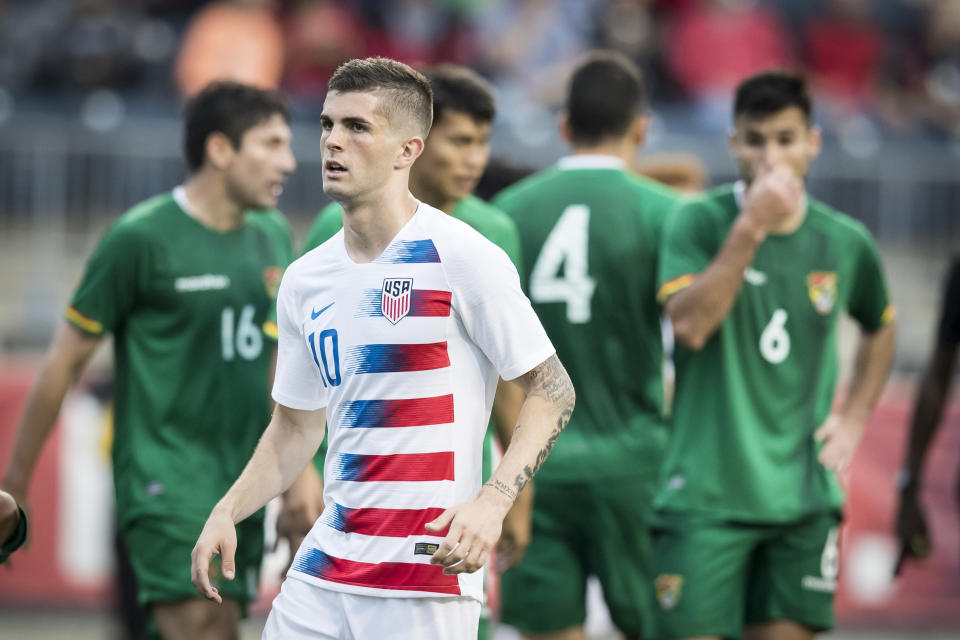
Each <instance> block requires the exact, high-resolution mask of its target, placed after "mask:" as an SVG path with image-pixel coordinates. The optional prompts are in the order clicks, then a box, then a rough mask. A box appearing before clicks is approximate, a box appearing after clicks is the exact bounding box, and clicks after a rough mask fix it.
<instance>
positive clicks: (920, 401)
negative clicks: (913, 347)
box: [904, 347, 956, 488]
mask: <svg viewBox="0 0 960 640" xmlns="http://www.w3.org/2000/svg"><path fill="white" fill-rule="evenodd" d="M955 360H956V347H947V348H943V347H938V348H937V350H936V351H935V353H934V356H933V359H932V361H931V363H930V365H929V367H928V368H927V371H926V372H925V373H924V375H923V379H922V380H921V382H920V390H919V391H918V393H917V402H916V405H915V406H914V409H913V416H912V418H911V420H910V437H909V443H908V448H907V456H906V462H905V465H904V469H905V470H906V471H907V473H908V474H909V484H910V486H912V487H914V488H919V484H920V479H921V478H920V476H921V473H920V472H921V470H922V468H923V462H924V458H925V457H926V454H927V450H928V448H929V446H930V443H931V442H932V441H933V437H934V435H935V434H936V432H937V428H938V427H939V425H940V418H941V417H942V414H943V407H944V406H945V405H946V402H947V397H948V396H949V392H950V380H951V379H952V378H953V369H954V362H955Z"/></svg>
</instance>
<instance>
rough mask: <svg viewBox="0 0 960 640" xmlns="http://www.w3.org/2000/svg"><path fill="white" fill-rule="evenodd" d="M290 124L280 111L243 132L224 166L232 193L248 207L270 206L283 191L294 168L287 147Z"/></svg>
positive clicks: (294, 161) (267, 207)
mask: <svg viewBox="0 0 960 640" xmlns="http://www.w3.org/2000/svg"><path fill="white" fill-rule="evenodd" d="M291 139H292V136H291V134H290V127H289V126H288V125H287V121H286V120H284V118H283V116H282V115H280V114H279V113H275V114H273V115H272V116H270V117H269V118H268V119H266V120H264V121H263V122H261V123H259V124H256V125H254V126H252V127H250V128H249V129H247V130H246V132H245V133H244V134H243V138H242V139H241V142H240V148H239V149H238V150H236V151H235V152H234V154H233V157H232V159H231V161H230V164H229V165H228V166H227V171H226V173H227V185H228V188H229V189H230V193H231V195H232V196H233V197H234V198H235V199H236V200H237V201H238V202H240V204H241V205H242V206H243V207H244V208H247V209H272V208H274V207H276V206H277V200H278V199H279V198H280V194H282V193H283V184H284V183H285V182H286V180H287V175H289V174H291V173H293V171H294V169H296V168H297V161H296V160H295V159H294V157H293V151H292V150H291V149H290V141H291Z"/></svg>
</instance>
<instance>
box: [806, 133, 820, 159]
mask: <svg viewBox="0 0 960 640" xmlns="http://www.w3.org/2000/svg"><path fill="white" fill-rule="evenodd" d="M822 146H823V135H822V133H821V132H820V127H818V126H815V125H811V126H810V129H809V130H808V131H807V157H808V158H810V159H813V158H816V157H817V156H818V155H820V149H821V148H822Z"/></svg>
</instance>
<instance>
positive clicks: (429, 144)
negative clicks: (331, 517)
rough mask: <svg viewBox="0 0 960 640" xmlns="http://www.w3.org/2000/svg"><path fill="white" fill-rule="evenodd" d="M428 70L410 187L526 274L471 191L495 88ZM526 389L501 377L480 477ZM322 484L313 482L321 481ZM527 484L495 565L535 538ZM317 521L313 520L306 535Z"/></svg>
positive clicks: (336, 209) (318, 227) (327, 215)
mask: <svg viewBox="0 0 960 640" xmlns="http://www.w3.org/2000/svg"><path fill="white" fill-rule="evenodd" d="M425 75H426V76H427V78H428V79H429V80H430V86H431V87H432V88H433V126H432V127H431V129H430V135H429V136H427V140H426V145H425V146H424V150H423V154H422V155H421V156H420V157H419V158H418V159H417V162H416V163H415V164H414V165H413V168H412V169H411V171H410V190H411V192H412V193H413V195H414V196H415V197H417V198H418V199H420V200H422V201H423V202H426V203H427V204H429V205H431V206H434V207H436V208H438V209H440V210H441V211H444V212H446V213H448V214H450V215H452V216H453V217H454V218H457V219H458V220H462V221H463V222H466V223H467V224H468V225H470V226H471V227H473V228H474V229H476V230H477V231H479V232H480V233H481V234H483V236H484V237H485V238H487V239H488V240H490V241H491V242H493V243H494V244H495V245H497V246H498V247H500V248H501V249H503V251H504V252H505V253H506V254H507V256H508V257H509V258H510V260H511V261H512V262H513V264H514V265H515V266H516V267H517V270H518V271H520V272H521V273H522V263H521V259H520V239H519V237H518V236H517V228H516V226H515V225H514V223H513V221H512V220H511V219H510V217H509V216H507V215H506V214H505V213H503V212H502V211H500V210H499V209H497V208H495V207H493V206H491V205H489V204H487V203H486V202H484V201H483V200H481V199H479V198H477V197H475V196H473V195H471V192H472V191H473V189H474V187H476V185H477V183H478V182H479V181H480V178H481V176H482V175H483V172H484V169H485V168H486V166H487V161H488V160H489V158H490V126H491V123H492V122H493V118H494V115H495V102H494V96H493V91H492V90H491V88H490V87H489V85H487V83H486V82H485V81H484V80H483V79H482V78H480V77H479V76H478V75H477V74H475V73H474V72H472V71H470V70H469V69H466V68H464V67H459V66H454V65H441V66H437V67H434V68H432V69H428V70H426V71H425ZM342 228H343V209H342V208H341V207H340V205H339V204H337V203H332V204H330V205H328V206H327V207H326V208H324V209H323V210H322V211H321V212H320V213H319V214H318V215H317V219H316V220H315V221H314V223H313V225H312V226H311V227H310V230H309V231H308V233H307V238H306V241H305V242H304V247H303V253H307V252H308V251H310V250H311V249H313V248H314V247H317V246H319V245H321V244H323V243H324V242H326V241H327V240H329V239H330V238H332V237H333V236H334V235H336V233H337V232H338V231H340V229H342ZM522 402H523V393H522V392H521V391H520V390H519V388H518V387H516V386H514V385H513V384H511V383H507V382H504V381H502V380H501V381H500V384H499V385H498V387H497V395H496V397H495V398H494V404H493V415H492V419H491V423H492V425H491V426H492V427H493V428H492V429H488V431H487V436H486V439H485V441H484V448H483V481H484V482H486V480H487V479H488V478H489V476H490V474H491V473H492V458H493V446H494V443H493V435H494V432H495V433H496V436H497V438H498V440H499V441H500V444H501V445H502V446H503V447H504V448H506V446H507V444H509V442H510V436H511V435H512V433H513V429H514V427H515V426H516V424H517V417H518V415H519V412H520V406H521V404H522ZM326 450H327V446H326V439H324V441H323V444H322V445H321V447H320V450H319V451H318V452H317V455H316V457H315V458H314V464H315V465H316V468H317V470H318V471H319V472H320V473H321V474H322V473H323V460H324V457H325V455H326ZM309 482H310V481H309V480H308V479H306V478H304V477H303V476H301V478H300V479H298V480H297V482H296V483H295V485H294V487H293V488H292V489H291V490H290V491H288V492H287V496H286V498H287V499H288V500H297V501H298V502H302V500H299V499H298V498H296V497H295V495H292V494H296V493H297V492H298V491H302V492H303V493H308V492H311V491H314V492H315V491H316V488H312V489H311V488H309V487H308V486H305V485H306V484H308V483H309ZM316 484H318V483H314V485H316ZM530 499H531V493H530V489H527V490H525V491H523V492H521V494H520V496H518V498H517V501H516V502H515V503H514V507H513V509H511V511H510V513H509V514H508V515H507V518H506V519H505V520H504V523H503V533H502V535H501V538H500V544H499V546H498V547H497V566H498V568H500V569H504V568H506V567H507V566H510V565H511V564H513V563H515V562H516V561H517V560H519V558H520V556H521V555H522V554H523V552H524V549H525V547H526V545H527V542H528V541H529V539H530V501H531V500H530ZM312 525H313V521H312V520H311V521H310V522H309V524H307V522H306V519H304V522H303V526H305V527H306V528H305V529H304V530H303V531H302V534H301V535H305V534H306V533H307V531H309V528H310V526H312ZM478 635H479V638H480V639H481V640H484V639H485V638H488V637H489V636H490V630H489V612H488V611H487V609H486V607H484V610H483V613H482V614H481V616H480V628H479V634H478Z"/></svg>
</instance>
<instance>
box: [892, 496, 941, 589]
mask: <svg viewBox="0 0 960 640" xmlns="http://www.w3.org/2000/svg"><path fill="white" fill-rule="evenodd" d="M896 533H897V538H899V540H900V555H899V557H898V558H897V564H896V566H895V567H894V570H893V574H894V575H899V574H900V570H901V569H902V568H903V563H904V561H906V560H907V559H909V558H915V559H923V558H926V557H927V556H929V555H930V551H931V549H932V544H931V540H930V534H929V530H928V529H927V519H926V517H925V516H924V513H923V508H922V507H921V506H920V501H919V500H918V499H917V493H916V491H914V490H911V489H906V490H904V491H901V492H900V508H899V509H898V511H897V522H896Z"/></svg>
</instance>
